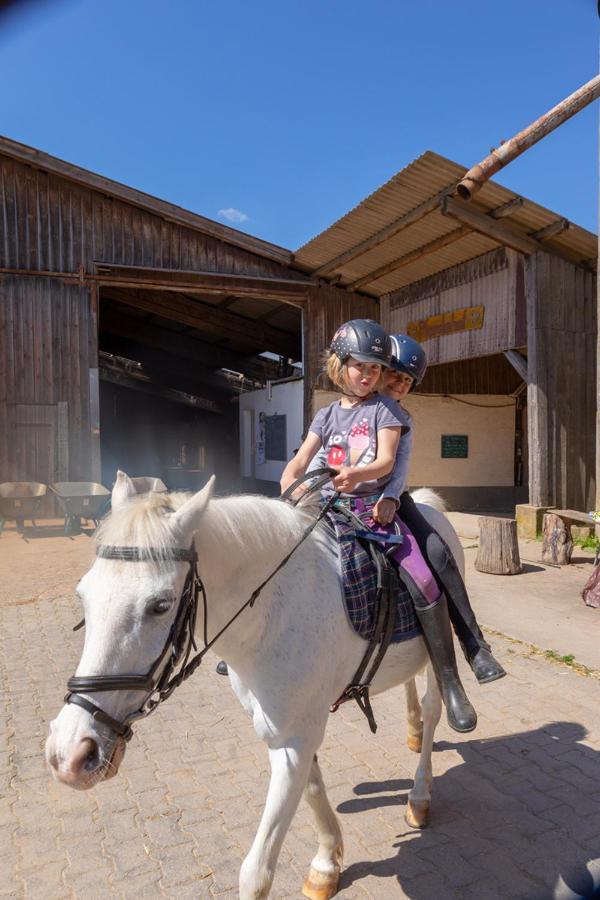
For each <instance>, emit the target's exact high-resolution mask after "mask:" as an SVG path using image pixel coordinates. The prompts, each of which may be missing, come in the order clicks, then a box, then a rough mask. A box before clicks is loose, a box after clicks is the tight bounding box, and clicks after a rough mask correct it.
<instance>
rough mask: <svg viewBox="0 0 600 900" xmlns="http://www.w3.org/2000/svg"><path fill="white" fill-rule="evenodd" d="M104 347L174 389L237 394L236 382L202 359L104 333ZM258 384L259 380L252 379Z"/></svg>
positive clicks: (106, 351)
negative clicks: (187, 357) (204, 363)
mask: <svg viewBox="0 0 600 900" xmlns="http://www.w3.org/2000/svg"><path fill="white" fill-rule="evenodd" d="M101 350H102V352H104V353H108V354H110V355H112V356H119V357H122V358H125V359H130V360H134V361H135V362H138V363H140V364H141V365H142V366H143V369H144V372H145V373H146V374H147V375H149V376H150V378H151V379H152V380H153V381H154V382H156V384H162V385H163V387H170V388H175V389H176V390H180V391H186V392H187V393H190V394H196V393H198V394H200V395H202V394H203V391H204V390H209V391H211V392H214V394H215V399H216V398H217V397H218V398H219V399H223V396H224V395H225V396H228V397H229V396H231V395H232V394H237V393H239V391H237V390H236V386H235V384H233V383H232V382H231V381H230V380H229V379H228V378H227V376H226V375H225V374H224V373H223V372H220V371H219V370H218V369H217V370H216V371H215V370H214V369H207V368H206V367H205V366H203V365H202V364H201V362H200V361H199V360H198V361H195V362H194V363H191V361H190V360H189V359H181V358H179V357H178V356H175V355H174V354H173V353H172V352H165V351H164V350H163V349H161V350H158V349H156V348H150V347H144V346H143V345H142V344H138V343H136V341H135V335H133V334H132V335H131V339H129V338H125V337H117V336H116V335H109V334H106V333H104V334H103V338H102V346H101ZM252 384H253V385H254V386H256V382H254V381H252Z"/></svg>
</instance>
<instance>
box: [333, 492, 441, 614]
mask: <svg viewBox="0 0 600 900" xmlns="http://www.w3.org/2000/svg"><path fill="white" fill-rule="evenodd" d="M349 506H350V509H351V510H352V511H353V512H354V513H356V515H357V516H360V518H361V520H362V521H363V522H364V523H365V526H366V528H368V529H369V530H370V531H374V532H375V533H376V534H395V533H396V530H395V527H394V522H390V524H389V525H380V524H379V523H378V522H376V521H375V520H374V519H373V518H372V516H371V513H372V511H373V507H374V506H375V503H374V502H373V501H372V500H370V499H368V500H367V499H363V498H362V497H353V498H352V500H351V501H350V503H349ZM395 521H396V523H397V524H398V525H399V526H400V530H401V532H402V535H403V537H404V541H403V543H402V544H399V545H398V546H397V548H396V549H395V550H394V551H393V552H392V553H390V557H391V559H393V560H394V562H395V563H396V565H397V566H398V568H399V569H403V570H404V571H405V572H406V573H407V574H408V575H409V576H410V577H411V579H412V580H413V582H414V583H415V585H416V587H417V588H418V590H419V592H420V593H421V596H422V598H423V600H424V601H425V602H426V604H427V605H428V606H429V605H430V604H432V603H435V601H436V600H439V597H440V589H439V588H438V585H437V582H436V580H435V578H434V577H433V575H432V573H431V569H430V568H429V566H428V565H427V563H426V561H425V558H424V557H423V554H422V553H421V551H420V550H419V545H418V544H417V542H416V540H415V538H414V537H413V535H412V533H411V531H410V530H409V529H408V527H407V526H406V525H405V524H404V522H402V521H401V520H400V519H399V518H398V516H396V518H395Z"/></svg>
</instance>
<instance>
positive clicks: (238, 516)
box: [95, 492, 314, 553]
mask: <svg viewBox="0 0 600 900" xmlns="http://www.w3.org/2000/svg"><path fill="white" fill-rule="evenodd" d="M191 496H192V495H191V494H187V493H183V492H174V493H170V494H158V493H149V494H144V495H141V496H140V495H135V496H133V497H130V498H129V499H128V500H125V501H124V502H123V503H121V504H119V506H118V507H117V508H116V509H115V510H113V511H112V512H111V514H110V515H109V516H107V518H106V519H104V520H103V521H102V523H101V524H100V527H99V528H98V530H97V532H96V535H95V541H96V545H99V544H111V545H114V546H119V547H139V548H140V549H149V548H154V549H156V550H157V551H159V553H160V552H161V551H166V550H168V549H169V548H172V547H173V546H174V543H173V528H172V525H171V524H170V521H169V520H170V517H171V514H172V513H173V512H175V510H177V509H179V507H180V506H182V505H183V504H184V503H185V502H186V501H187V500H189V499H190V497H191ZM312 515H314V511H313V513H310V512H308V510H302V509H296V508H293V507H291V506H290V505H289V504H287V503H277V502H275V501H274V500H273V499H272V498H268V497H264V496H261V495H254V494H239V495H233V496H229V497H218V498H213V499H212V500H211V502H210V504H209V507H208V510H207V513H206V516H207V521H206V524H207V529H206V534H205V535H203V543H209V544H210V543H212V542H216V543H217V544H218V545H220V546H223V545H225V546H227V545H228V546H231V547H232V548H233V547H234V546H235V545H236V544H237V543H239V542H240V541H243V542H244V544H245V546H246V547H248V544H250V543H253V542H254V541H255V542H256V551H257V552H260V553H264V549H265V547H268V546H269V545H273V544H275V545H276V544H277V543H278V542H280V541H281V539H282V537H283V538H284V539H285V538H286V535H287V536H289V537H292V538H296V537H298V536H299V535H300V534H301V533H302V531H303V529H304V527H305V526H306V523H307V522H308V521H310V518H312Z"/></svg>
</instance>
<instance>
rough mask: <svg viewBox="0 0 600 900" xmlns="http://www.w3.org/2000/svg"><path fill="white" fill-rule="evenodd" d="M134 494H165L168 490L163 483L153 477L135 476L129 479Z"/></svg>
mask: <svg viewBox="0 0 600 900" xmlns="http://www.w3.org/2000/svg"><path fill="white" fill-rule="evenodd" d="M131 481H132V483H133V486H134V488H135V492H136V494H149V493H155V494H166V493H167V491H168V488H167V486H166V484H165V483H164V481H161V479H160V478H155V477H154V476H153V475H136V476H135V477H134V478H132V479H131Z"/></svg>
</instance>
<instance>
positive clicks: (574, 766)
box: [338, 722, 600, 900]
mask: <svg viewBox="0 0 600 900" xmlns="http://www.w3.org/2000/svg"><path fill="white" fill-rule="evenodd" d="M586 734H587V732H586V731H585V729H584V728H583V727H582V726H581V725H579V724H577V723H575V722H554V723H551V724H548V725H546V726H543V727H541V728H539V729H536V730H534V731H525V732H520V733H518V734H513V735H510V736H506V737H502V738H494V739H487V740H470V741H463V742H460V743H449V742H445V741H442V742H437V743H436V745H435V747H434V763H433V765H434V772H435V753H436V752H440V751H455V752H456V753H457V754H458V755H459V757H462V761H459V762H458V764H457V765H455V766H454V767H453V768H450V769H448V770H447V771H446V772H445V773H444V774H442V775H439V776H437V777H436V778H435V779H434V786H433V798H432V808H431V826H430V828H428V829H426V830H424V831H413V830H411V829H410V828H409V826H408V825H406V824H405V822H404V811H403V809H402V807H403V806H404V805H405V804H406V799H407V795H408V791H409V790H410V787H411V782H410V781H408V780H406V779H392V780H390V781H385V782H366V783H361V784H358V785H356V787H355V789H354V793H355V795H356V796H355V798H354V799H352V800H349V801H346V802H344V803H341V804H340V805H339V806H338V812H339V813H341V814H342V815H343V816H345V815H350V814H354V813H360V812H361V811H363V810H373V809H380V810H385V807H390V806H397V807H398V813H397V815H398V834H397V839H398V841H397V842H396V843H394V844H393V845H392V846H393V848H394V853H393V854H392V855H390V856H389V857H388V858H386V859H379V860H378V861H373V860H364V861H360V862H356V863H354V864H352V865H350V866H349V867H348V869H346V870H345V871H344V872H343V874H342V878H341V882H340V890H342V891H343V890H344V889H345V888H346V889H347V888H349V887H350V885H352V884H353V883H355V882H356V883H360V881H361V880H362V879H365V878H368V877H369V876H375V877H376V878H378V879H393V881H394V882H396V883H397V884H398V885H400V886H401V888H402V890H403V891H404V893H405V894H406V896H408V897H410V898H411V900H430V898H431V897H432V896H433V894H432V889H434V886H433V883H432V879H433V880H435V879H436V878H437V879H438V880H439V882H440V890H441V889H442V887H443V884H446V885H447V886H448V888H449V891H448V892H446V894H445V896H446V897H460V898H465V897H468V898H475V897H479V898H481V900H496V898H502V900H507V898H509V897H515V898H516V897H518V898H522V900H551V898H556V900H576V898H586V900H587V898H592V897H600V753H599V752H598V751H596V750H594V749H593V748H591V747H589V746H586V745H584V744H581V743H580V741H581V740H583V739H584V738H585V737H586ZM388 821H389V818H388ZM342 823H343V819H342ZM384 846H385V845H381V844H380V845H378V848H377V849H378V850H379V851H381V850H382V849H383V847H384ZM373 855H374V856H375V855H376V852H374V854H373ZM486 877H487V879H489V880H488V882H487V883H486ZM369 880H371V879H370V878H369ZM381 889H382V890H388V891H389V895H390V896H393V893H394V891H395V886H394V885H393V884H389V885H387V886H384V885H382V886H381ZM377 896H382V894H381V892H378V893H377Z"/></svg>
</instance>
